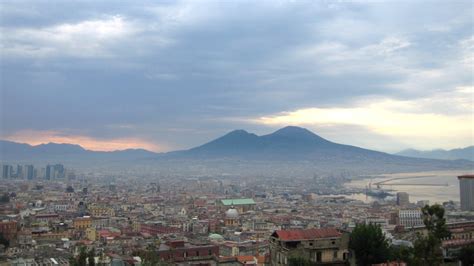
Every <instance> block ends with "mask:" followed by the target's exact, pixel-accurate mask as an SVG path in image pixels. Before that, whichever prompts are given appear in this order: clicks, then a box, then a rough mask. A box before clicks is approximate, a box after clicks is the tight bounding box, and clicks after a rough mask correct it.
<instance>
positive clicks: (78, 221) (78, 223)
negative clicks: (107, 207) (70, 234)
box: [73, 216, 92, 230]
mask: <svg viewBox="0 0 474 266" xmlns="http://www.w3.org/2000/svg"><path fill="white" fill-rule="evenodd" d="M73 225H74V229H78V230H85V229H87V228H89V227H91V226H92V218H91V217H90V216H84V217H77V218H75V219H74V221H73Z"/></svg>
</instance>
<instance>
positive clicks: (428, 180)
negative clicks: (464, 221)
mask: <svg viewBox="0 0 474 266" xmlns="http://www.w3.org/2000/svg"><path fill="white" fill-rule="evenodd" d="M473 171H474V170H473V169H471V170H457V171H430V172H417V173H400V174H386V175H379V176H374V177H372V178H364V179H355V180H352V181H351V182H348V183H346V184H345V186H346V188H362V189H364V188H366V187H368V186H369V185H370V186H371V187H372V188H376V187H377V186H376V185H375V184H376V183H377V182H382V181H386V182H385V183H383V185H381V186H380V188H381V189H383V190H387V191H388V192H389V193H391V194H393V195H396V193H397V192H407V193H408V195H409V197H410V202H413V203H416V202H417V201H420V200H428V201H429V202H430V204H434V203H439V204H441V203H443V202H446V201H458V202H459V181H458V178H457V177H458V176H459V175H463V174H472V173H473ZM433 185H435V186H433ZM345 197H347V198H352V199H357V200H361V201H364V202H367V203H369V202H373V201H379V200H380V199H378V198H374V197H370V196H367V195H365V194H364V193H356V194H351V195H345ZM394 198H395V197H390V196H389V197H387V198H385V200H393V199H394Z"/></svg>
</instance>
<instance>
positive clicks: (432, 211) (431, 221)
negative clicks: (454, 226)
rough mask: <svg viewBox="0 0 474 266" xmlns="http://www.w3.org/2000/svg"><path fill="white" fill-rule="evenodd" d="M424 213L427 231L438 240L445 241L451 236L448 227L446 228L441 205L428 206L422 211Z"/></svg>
mask: <svg viewBox="0 0 474 266" xmlns="http://www.w3.org/2000/svg"><path fill="white" fill-rule="evenodd" d="M421 211H422V213H423V223H424V224H425V226H426V229H428V231H429V232H430V233H432V234H433V235H434V237H436V238H437V239H440V240H441V239H443V238H446V237H449V236H451V232H449V230H448V227H447V226H446V219H445V218H444V208H443V206H441V205H439V204H435V205H431V206H429V205H426V206H425V207H423V209H421Z"/></svg>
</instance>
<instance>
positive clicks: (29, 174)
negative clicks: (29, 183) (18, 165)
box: [25, 164, 35, 180]
mask: <svg viewBox="0 0 474 266" xmlns="http://www.w3.org/2000/svg"><path fill="white" fill-rule="evenodd" d="M25 177H26V179H28V180H32V179H33V178H34V177H35V168H34V166H33V165H31V164H30V165H25Z"/></svg>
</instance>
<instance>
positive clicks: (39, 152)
mask: <svg viewBox="0 0 474 266" xmlns="http://www.w3.org/2000/svg"><path fill="white" fill-rule="evenodd" d="M152 156H153V157H154V156H156V153H153V152H150V151H147V150H143V149H128V150H119V151H111V152H105V151H90V150H86V149H84V148H82V147H81V146H79V145H75V144H58V143H47V144H40V145H35V146H34V145H29V144H24V143H16V142H12V141H6V140H0V161H18V162H23V161H60V162H74V161H81V160H97V159H99V160H106V161H107V160H121V159H122V160H123V159H129V160H136V159H141V158H147V157H152Z"/></svg>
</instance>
